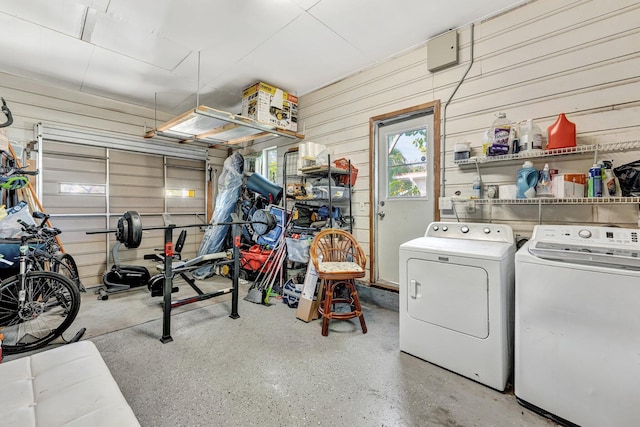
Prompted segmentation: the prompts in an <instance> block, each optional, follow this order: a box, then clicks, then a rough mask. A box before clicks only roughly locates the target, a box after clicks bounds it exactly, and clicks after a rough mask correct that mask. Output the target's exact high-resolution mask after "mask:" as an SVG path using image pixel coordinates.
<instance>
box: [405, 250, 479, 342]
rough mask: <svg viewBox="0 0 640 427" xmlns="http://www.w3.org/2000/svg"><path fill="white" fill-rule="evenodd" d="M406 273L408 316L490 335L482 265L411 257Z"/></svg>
mask: <svg viewBox="0 0 640 427" xmlns="http://www.w3.org/2000/svg"><path fill="white" fill-rule="evenodd" d="M407 273H408V274H407V279H408V280H407V284H408V288H409V289H408V292H407V298H408V301H407V310H408V312H409V316H411V317H412V318H414V319H416V320H419V321H422V322H427V323H431V324H433V325H435V326H440V327H442V328H446V329H450V330H452V331H456V332H460V333H463V334H467V335H471V336H474V337H476V338H487V337H488V336H489V276H488V274H487V271H486V270H485V269H484V268H482V267H476V266H469V265H461V264H455V263H450V262H438V261H430V260H422V259H415V258H413V259H409V260H408V262H407Z"/></svg>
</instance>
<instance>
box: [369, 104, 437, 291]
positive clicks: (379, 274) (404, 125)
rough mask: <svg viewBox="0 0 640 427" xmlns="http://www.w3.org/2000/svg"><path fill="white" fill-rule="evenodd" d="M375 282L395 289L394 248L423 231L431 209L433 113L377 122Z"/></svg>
mask: <svg viewBox="0 0 640 427" xmlns="http://www.w3.org/2000/svg"><path fill="white" fill-rule="evenodd" d="M376 129H377V132H376V138H375V139H376V141H375V144H376V145H375V149H376V151H377V153H376V175H375V177H376V180H377V182H376V187H375V188H376V200H375V208H374V215H375V221H374V222H375V233H376V234H375V242H376V243H375V251H376V255H375V259H376V264H375V265H376V272H375V273H376V275H375V278H376V280H375V281H376V282H378V283H381V284H385V285H388V286H391V287H396V288H397V287H398V281H399V270H398V268H399V266H398V249H399V247H400V245H401V244H402V243H404V242H406V241H408V240H411V239H414V238H416V237H420V236H423V235H424V232H425V230H426V228H427V226H428V225H429V223H430V222H431V221H433V219H434V217H433V212H434V201H433V199H434V194H433V188H434V187H433V184H434V181H433V175H434V173H433V171H434V158H433V157H434V149H433V148H434V147H433V144H434V115H433V114H432V113H430V114H425V113H421V114H419V115H414V116H412V117H408V118H396V119H394V118H390V119H387V120H384V121H381V122H378V123H377V126H376Z"/></svg>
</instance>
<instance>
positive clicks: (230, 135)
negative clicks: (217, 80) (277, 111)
mask: <svg viewBox="0 0 640 427" xmlns="http://www.w3.org/2000/svg"><path fill="white" fill-rule="evenodd" d="M155 135H162V136H166V137H170V138H175V139H179V140H180V142H190V141H201V142H207V143H209V144H211V146H220V145H235V144H240V143H242V142H246V141H253V140H256V139H262V138H266V137H275V136H282V137H285V138H291V139H303V138H304V135H302V134H300V133H296V132H292V131H290V130H286V129H282V128H279V127H276V126H274V125H271V124H268V123H261V122H258V121H256V120H253V119H250V118H248V117H244V116H240V115H236V114H231V113H228V112H226V111H220V110H216V109H215V108H211V107H207V106H204V105H201V106H199V107H197V108H194V109H192V110H189V111H187V112H185V113H183V114H181V115H179V116H177V117H174V118H173V119H171V120H169V121H167V122H165V123H163V124H162V125H160V126H158V127H157V128H156V129H153V130H150V131H148V132H146V134H145V138H152V137H154V136H155Z"/></svg>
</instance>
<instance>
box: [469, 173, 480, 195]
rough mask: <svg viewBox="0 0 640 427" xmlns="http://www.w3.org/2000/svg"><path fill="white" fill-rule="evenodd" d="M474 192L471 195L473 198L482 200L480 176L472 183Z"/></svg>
mask: <svg viewBox="0 0 640 427" xmlns="http://www.w3.org/2000/svg"><path fill="white" fill-rule="evenodd" d="M471 185H472V188H473V192H472V193H471V198H473V199H481V198H482V179H481V178H480V176H476V177H475V178H473V182H472V184H471Z"/></svg>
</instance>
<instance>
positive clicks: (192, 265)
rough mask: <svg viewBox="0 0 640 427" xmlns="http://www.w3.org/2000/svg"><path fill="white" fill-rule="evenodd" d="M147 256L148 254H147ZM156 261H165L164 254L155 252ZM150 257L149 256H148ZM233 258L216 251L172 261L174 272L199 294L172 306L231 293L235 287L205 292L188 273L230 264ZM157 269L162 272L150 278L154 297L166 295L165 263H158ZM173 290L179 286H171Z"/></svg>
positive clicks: (150, 289) (174, 302)
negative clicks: (210, 266) (209, 266)
mask: <svg viewBox="0 0 640 427" xmlns="http://www.w3.org/2000/svg"><path fill="white" fill-rule="evenodd" d="M145 257H146V256H145ZM154 257H155V258H154V259H155V260H156V261H164V256H163V255H160V254H154ZM147 259H149V258H147ZM232 263H233V260H231V259H229V255H228V254H227V253H226V252H216V253H213V254H205V255H200V256H197V257H195V258H192V259H188V260H174V261H173V262H172V263H171V271H172V273H173V274H179V275H180V277H182V279H183V280H184V281H185V282H187V284H188V285H189V286H191V288H192V289H193V290H194V291H196V293H197V294H198V295H197V296H194V297H189V298H185V299H182V300H178V301H172V302H171V307H180V306H181V305H185V304H189V303H192V302H196V301H203V300H205V299H209V298H213V297H217V296H220V295H224V294H228V293H231V291H232V290H233V288H228V289H222V290H219V291H216V292H212V293H205V292H203V291H202V289H200V288H199V287H198V285H197V284H196V281H195V279H194V278H193V277H189V276H188V275H187V273H189V272H192V271H194V270H197V269H199V268H202V267H206V266H208V265H216V266H221V265H229V264H232ZM156 269H157V270H158V271H160V274H156V275H155V276H153V277H152V278H151V279H150V280H149V291H151V296H152V297H157V296H162V295H164V282H165V275H164V264H162V263H161V264H158V265H156ZM171 292H172V293H173V292H178V287H177V286H174V287H172V288H171Z"/></svg>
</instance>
